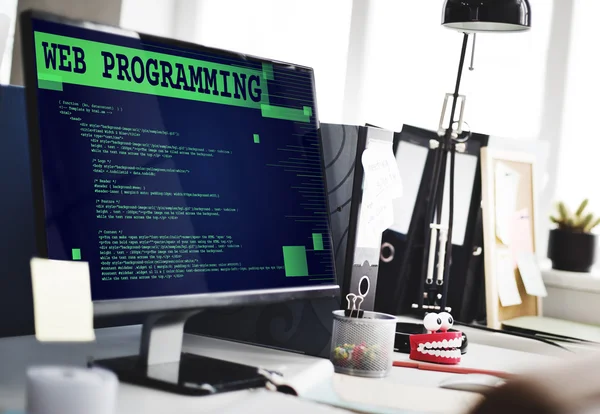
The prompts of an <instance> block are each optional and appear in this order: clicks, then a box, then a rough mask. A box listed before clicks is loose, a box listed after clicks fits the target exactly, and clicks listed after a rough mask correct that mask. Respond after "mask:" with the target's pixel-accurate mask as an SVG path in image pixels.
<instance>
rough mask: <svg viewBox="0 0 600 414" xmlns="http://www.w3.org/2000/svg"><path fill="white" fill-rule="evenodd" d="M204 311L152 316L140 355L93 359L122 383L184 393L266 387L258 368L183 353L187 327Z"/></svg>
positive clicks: (142, 339) (146, 324)
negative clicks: (185, 328)
mask: <svg viewBox="0 0 600 414" xmlns="http://www.w3.org/2000/svg"><path fill="white" fill-rule="evenodd" d="M199 312H201V311H188V312H167V313H157V314H152V315H150V316H149V317H148V318H147V319H146V321H145V322H144V325H143V327H142V338H141V344H140V354H139V355H135V356H127V357H121V358H113V359H105V360H99V361H90V365H96V366H100V367H103V368H106V369H109V370H111V371H113V372H114V373H115V374H117V376H118V377H119V380H120V381H122V382H127V383H131V384H135V385H140V386H144V387H149V388H155V389H159V390H162V391H168V392H172V393H176V394H184V395H199V396H200V395H209V394H215V393H219V392H226V391H236V390H241V389H247V388H256V387H264V386H265V384H266V380H265V377H264V376H263V375H261V374H259V372H258V369H257V368H256V367H250V366H247V365H242V364H237V363H233V362H228V361H223V360H218V359H214V358H208V357H203V356H199V355H194V354H189V353H184V352H182V344H183V329H184V325H185V322H186V321H187V319H188V318H189V317H191V316H192V315H195V314H197V313H199Z"/></svg>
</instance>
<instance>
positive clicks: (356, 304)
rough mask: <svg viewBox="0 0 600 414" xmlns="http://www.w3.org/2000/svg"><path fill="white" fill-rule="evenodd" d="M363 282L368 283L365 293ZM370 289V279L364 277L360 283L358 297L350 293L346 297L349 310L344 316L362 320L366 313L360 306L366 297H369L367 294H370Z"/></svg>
mask: <svg viewBox="0 0 600 414" xmlns="http://www.w3.org/2000/svg"><path fill="white" fill-rule="evenodd" d="M363 281H365V282H366V283H365V285H366V290H365V292H364V293H363V292H362V290H361V288H362V286H363ZM370 288H371V281H370V280H369V277H368V276H363V277H361V278H360V281H359V282H358V295H356V294H354V293H348V294H347V295H346V300H347V301H348V308H347V309H346V310H345V312H344V315H345V316H346V317H347V318H362V317H363V316H364V314H365V312H364V311H363V310H362V309H360V305H361V304H362V303H363V301H364V300H365V296H367V294H368V293H369V290H370Z"/></svg>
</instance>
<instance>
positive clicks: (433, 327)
mask: <svg viewBox="0 0 600 414" xmlns="http://www.w3.org/2000/svg"><path fill="white" fill-rule="evenodd" d="M423 325H424V326H425V329H427V330H428V331H429V332H437V331H438V330H439V329H440V327H441V326H442V318H440V315H438V314H437V313H435V312H433V313H428V314H427V315H425V318H424V319H423Z"/></svg>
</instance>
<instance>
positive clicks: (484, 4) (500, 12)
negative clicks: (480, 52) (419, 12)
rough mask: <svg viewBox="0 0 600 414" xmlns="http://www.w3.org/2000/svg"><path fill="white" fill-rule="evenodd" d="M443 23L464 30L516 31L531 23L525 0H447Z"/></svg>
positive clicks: (529, 25)
mask: <svg viewBox="0 0 600 414" xmlns="http://www.w3.org/2000/svg"><path fill="white" fill-rule="evenodd" d="M442 25H444V26H446V27H448V28H450V29H455V30H459V31H463V32H516V31H523V30H528V29H529V28H530V27H531V8H530V6H529V1H528V0H446V1H445V2H444V7H443V12H442Z"/></svg>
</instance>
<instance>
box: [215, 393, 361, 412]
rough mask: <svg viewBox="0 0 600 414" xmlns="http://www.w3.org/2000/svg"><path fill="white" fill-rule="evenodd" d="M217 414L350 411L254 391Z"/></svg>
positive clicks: (286, 396) (296, 398) (283, 395)
mask: <svg viewBox="0 0 600 414" xmlns="http://www.w3.org/2000/svg"><path fill="white" fill-rule="evenodd" d="M218 412H219V414H247V413H285V414H306V413H314V414H351V412H350V411H347V410H344V409H341V408H336V407H331V406H328V405H324V404H318V403H316V402H312V401H307V400H305V399H302V398H298V397H295V396H291V395H285V394H282V393H280V392H273V391H267V390H264V389H263V390H254V391H251V392H249V393H248V396H247V397H246V398H242V399H241V400H239V401H236V402H235V403H233V404H231V405H229V406H227V407H223V408H221V409H219V411H218Z"/></svg>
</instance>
